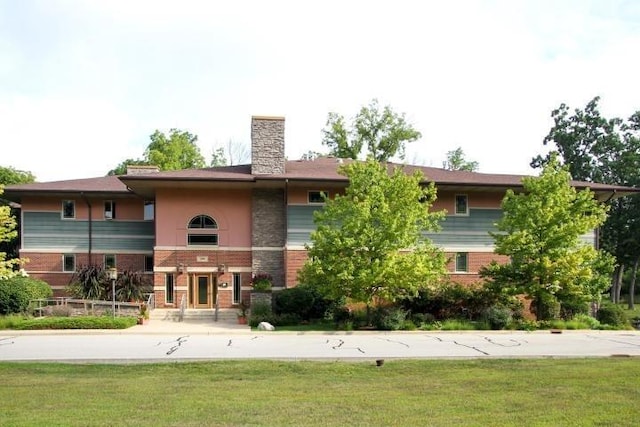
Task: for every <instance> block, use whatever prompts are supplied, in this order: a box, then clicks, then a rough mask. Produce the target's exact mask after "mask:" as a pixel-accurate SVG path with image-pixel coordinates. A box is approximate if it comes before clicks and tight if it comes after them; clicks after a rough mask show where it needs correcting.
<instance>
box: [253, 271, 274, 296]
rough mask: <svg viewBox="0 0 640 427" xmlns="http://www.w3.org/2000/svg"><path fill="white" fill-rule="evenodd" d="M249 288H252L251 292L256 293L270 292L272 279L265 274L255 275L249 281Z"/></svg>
mask: <svg viewBox="0 0 640 427" xmlns="http://www.w3.org/2000/svg"><path fill="white" fill-rule="evenodd" d="M251 286H253V290H254V291H256V292H271V287H272V286H273V277H271V275H270V274H267V273H259V274H256V275H255V276H254V277H253V279H251Z"/></svg>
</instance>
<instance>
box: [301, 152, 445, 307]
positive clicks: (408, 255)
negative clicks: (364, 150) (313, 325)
mask: <svg viewBox="0 0 640 427" xmlns="http://www.w3.org/2000/svg"><path fill="white" fill-rule="evenodd" d="M340 172H341V173H342V174H344V175H346V176H347V177H348V178H349V181H350V183H349V186H348V187H347V189H346V192H345V194H344V195H337V196H336V197H335V199H329V200H327V201H326V204H325V206H324V209H322V210H320V211H316V213H315V215H314V222H315V224H316V226H317V229H316V230H315V231H314V232H312V233H311V242H312V245H311V246H309V245H307V250H308V254H309V258H308V259H307V261H306V263H305V264H304V266H303V268H302V269H301V272H300V276H299V282H300V283H307V284H310V285H312V286H314V287H316V288H317V289H318V290H319V291H320V292H321V293H322V294H323V295H325V296H326V297H328V298H329V299H335V300H337V299H339V298H341V297H347V298H350V299H352V300H353V301H354V302H363V303H365V304H367V305H371V304H372V303H374V301H375V300H376V299H377V300H386V301H394V300H396V299H398V298H400V297H403V296H409V295H415V294H416V293H417V292H418V290H419V289H422V288H424V287H428V286H433V285H435V284H436V283H438V282H439V281H440V280H441V279H442V277H443V276H444V275H445V273H446V268H445V264H446V260H445V257H444V254H443V252H442V251H441V250H439V249H437V248H436V247H435V246H434V245H433V244H432V243H431V242H430V241H429V240H428V239H426V238H424V237H423V235H422V232H424V231H428V230H437V229H438V222H439V221H440V219H441V218H442V216H443V213H442V212H438V213H432V212H429V208H430V207H431V205H432V203H433V201H434V200H435V199H436V189H435V187H434V186H433V184H430V185H428V186H422V185H421V183H422V178H423V177H422V174H421V173H420V172H419V171H418V172H416V173H414V174H413V175H407V174H406V173H405V172H404V170H403V169H402V168H395V169H394V170H393V171H392V172H391V173H388V171H387V169H386V168H385V167H384V166H383V165H381V164H379V163H378V162H376V161H374V160H371V159H370V160H368V161H366V162H352V163H349V164H345V165H343V166H342V167H341V169H340Z"/></svg>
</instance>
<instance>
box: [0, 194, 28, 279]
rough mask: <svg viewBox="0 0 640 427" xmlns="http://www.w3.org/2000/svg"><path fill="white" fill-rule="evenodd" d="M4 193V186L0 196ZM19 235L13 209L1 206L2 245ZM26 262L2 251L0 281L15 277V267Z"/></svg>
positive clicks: (0, 227) (0, 254) (0, 234)
mask: <svg viewBox="0 0 640 427" xmlns="http://www.w3.org/2000/svg"><path fill="white" fill-rule="evenodd" d="M3 193H4V186H2V185H0V196H1V195H2V194H3ZM17 235H18V232H17V231H16V219H15V217H14V216H13V215H11V208H10V207H9V206H0V243H5V242H10V241H11V240H13V239H15V238H16V236H17ZM26 261H27V260H26V259H19V258H9V257H8V256H7V252H3V251H0V280H1V279H8V278H10V277H13V276H15V275H16V271H15V267H16V266H18V265H21V264H23V263H25V262H26Z"/></svg>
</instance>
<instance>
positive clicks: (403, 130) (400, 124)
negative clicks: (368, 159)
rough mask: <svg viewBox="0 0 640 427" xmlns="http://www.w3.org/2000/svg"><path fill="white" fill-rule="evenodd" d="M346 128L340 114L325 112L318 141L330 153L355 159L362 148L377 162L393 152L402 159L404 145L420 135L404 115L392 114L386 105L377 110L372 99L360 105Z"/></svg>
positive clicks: (389, 157) (378, 107)
mask: <svg viewBox="0 0 640 427" xmlns="http://www.w3.org/2000/svg"><path fill="white" fill-rule="evenodd" d="M347 127H348V125H347V123H346V122H345V119H344V117H343V116H341V115H340V114H337V113H329V116H328V119H327V124H326V127H325V129H324V130H323V131H322V133H323V139H322V143H323V144H324V145H326V146H327V147H329V149H330V154H331V155H333V156H336V157H341V158H348V159H357V158H359V157H360V155H362V154H363V153H362V152H363V149H365V150H366V154H367V155H368V156H372V157H373V158H374V159H375V160H377V161H379V162H383V161H388V160H389V159H391V158H392V157H394V156H396V155H397V156H398V157H400V158H401V159H404V154H405V144H407V143H410V142H413V141H416V140H417V139H419V138H420V137H421V134H420V132H418V131H417V130H415V129H414V128H413V126H411V125H410V124H409V123H407V121H406V119H405V115H404V114H397V113H395V112H394V111H393V110H392V109H391V107H389V106H385V107H384V108H382V110H381V109H380V106H379V105H378V101H377V100H375V99H374V100H373V101H371V103H370V104H369V105H368V106H365V107H362V108H361V109H360V112H359V113H358V114H357V115H356V116H355V118H354V119H353V121H352V123H351V125H350V126H349V128H347Z"/></svg>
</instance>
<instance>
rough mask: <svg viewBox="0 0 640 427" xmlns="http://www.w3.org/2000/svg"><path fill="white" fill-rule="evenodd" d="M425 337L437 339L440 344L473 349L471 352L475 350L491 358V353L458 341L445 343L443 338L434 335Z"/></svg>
mask: <svg viewBox="0 0 640 427" xmlns="http://www.w3.org/2000/svg"><path fill="white" fill-rule="evenodd" d="M425 336H426V337H428V338H433V339H435V340H437V341H440V342H450V343H452V344H455V345H459V346H460V347H466V348H469V349H471V350H475V351H477V352H478V353H480V354H484V355H485V356H491V353H487V352H486V351H484V350H480V349H479V348H478V347H475V346H473V345H467V344H463V343H461V342H458V341H456V340H451V341H445V340H443V339H442V338H440V337H435V336H433V335H425Z"/></svg>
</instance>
